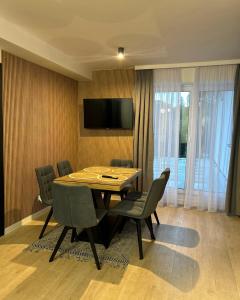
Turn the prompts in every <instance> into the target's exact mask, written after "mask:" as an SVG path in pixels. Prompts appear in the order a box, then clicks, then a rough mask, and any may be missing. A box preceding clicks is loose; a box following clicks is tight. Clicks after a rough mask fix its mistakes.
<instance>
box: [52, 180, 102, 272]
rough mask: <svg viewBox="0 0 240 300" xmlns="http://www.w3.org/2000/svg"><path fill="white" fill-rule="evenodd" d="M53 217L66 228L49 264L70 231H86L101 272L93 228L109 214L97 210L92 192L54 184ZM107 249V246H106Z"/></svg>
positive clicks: (83, 188) (76, 187)
mask: <svg viewBox="0 0 240 300" xmlns="http://www.w3.org/2000/svg"><path fill="white" fill-rule="evenodd" d="M52 190H53V215H54V218H55V219H56V221H58V222H59V223H60V224H61V225H63V226H64V228H63V230H62V233H61V235H60V237H59V239H58V241H57V244H56V246H55V248H54V250H53V252H52V255H51V257H50V259H49V262H52V261H53V260H54V257H55V255H56V253H57V251H58V249H59V248H60V246H61V243H62V242H63V240H64V238H65V236H66V234H67V232H68V230H70V229H71V230H72V232H74V231H75V232H77V230H79V229H81V230H82V229H83V230H85V231H86V233H87V236H88V239H89V242H90V245H91V249H92V252H93V255H94V259H95V263H96V266H97V269H98V270H100V268H101V267H100V262H99V259H98V255H97V251H96V247H95V243H94V238H93V230H92V229H93V227H95V226H96V225H98V224H99V223H100V222H101V221H102V220H103V218H104V217H105V216H106V214H107V210H105V209H95V208H94V204H93V198H92V193H91V190H90V189H89V188H88V187H86V186H77V185H64V184H60V183H53V185H52ZM105 247H106V244H105Z"/></svg>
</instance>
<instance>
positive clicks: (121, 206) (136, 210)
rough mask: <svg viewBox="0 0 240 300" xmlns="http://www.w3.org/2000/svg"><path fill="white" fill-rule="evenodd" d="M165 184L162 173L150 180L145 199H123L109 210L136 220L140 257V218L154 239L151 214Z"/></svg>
mask: <svg viewBox="0 0 240 300" xmlns="http://www.w3.org/2000/svg"><path fill="white" fill-rule="evenodd" d="M165 186H166V178H165V175H162V176H161V177H159V178H157V179H155V180H154V181H153V182H152V185H151V187H150V190H149V192H148V194H147V197H146V200H144V201H142V199H141V198H140V199H139V200H135V201H129V200H124V201H121V202H119V203H118V204H117V205H116V206H115V207H113V208H111V209H110V210H109V214H112V215H118V216H122V217H125V218H127V219H129V218H130V219H133V220H134V221H135V222H136V225H137V235H138V247H139V258H140V259H143V250H142V233H141V220H145V222H146V224H147V226H148V229H149V231H150V234H151V239H153V240H155V236H154V233H153V226H152V219H151V214H152V213H153V212H154V211H155V210H156V207H157V204H158V202H159V201H160V200H161V198H162V196H163V193H164V189H165Z"/></svg>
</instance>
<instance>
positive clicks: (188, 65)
mask: <svg viewBox="0 0 240 300" xmlns="http://www.w3.org/2000/svg"><path fill="white" fill-rule="evenodd" d="M235 64H240V59H230V60H215V61H198V62H189V63H176V64H157V65H139V66H135V70H149V69H172V68H195V67H205V66H221V65H235Z"/></svg>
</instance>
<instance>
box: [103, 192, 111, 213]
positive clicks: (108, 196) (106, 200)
mask: <svg viewBox="0 0 240 300" xmlns="http://www.w3.org/2000/svg"><path fill="white" fill-rule="evenodd" d="M111 195H112V193H111V191H105V192H104V196H103V203H104V206H105V208H106V209H109V204H110V200H111Z"/></svg>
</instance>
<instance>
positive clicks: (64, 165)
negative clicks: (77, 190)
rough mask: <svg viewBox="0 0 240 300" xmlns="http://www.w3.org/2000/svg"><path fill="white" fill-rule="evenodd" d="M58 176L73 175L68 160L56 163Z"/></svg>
mask: <svg viewBox="0 0 240 300" xmlns="http://www.w3.org/2000/svg"><path fill="white" fill-rule="evenodd" d="M57 168H58V174H59V176H60V177H62V176H65V175H68V174H71V173H73V169H72V166H71V164H70V162H69V160H62V161H59V162H58V163H57Z"/></svg>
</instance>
